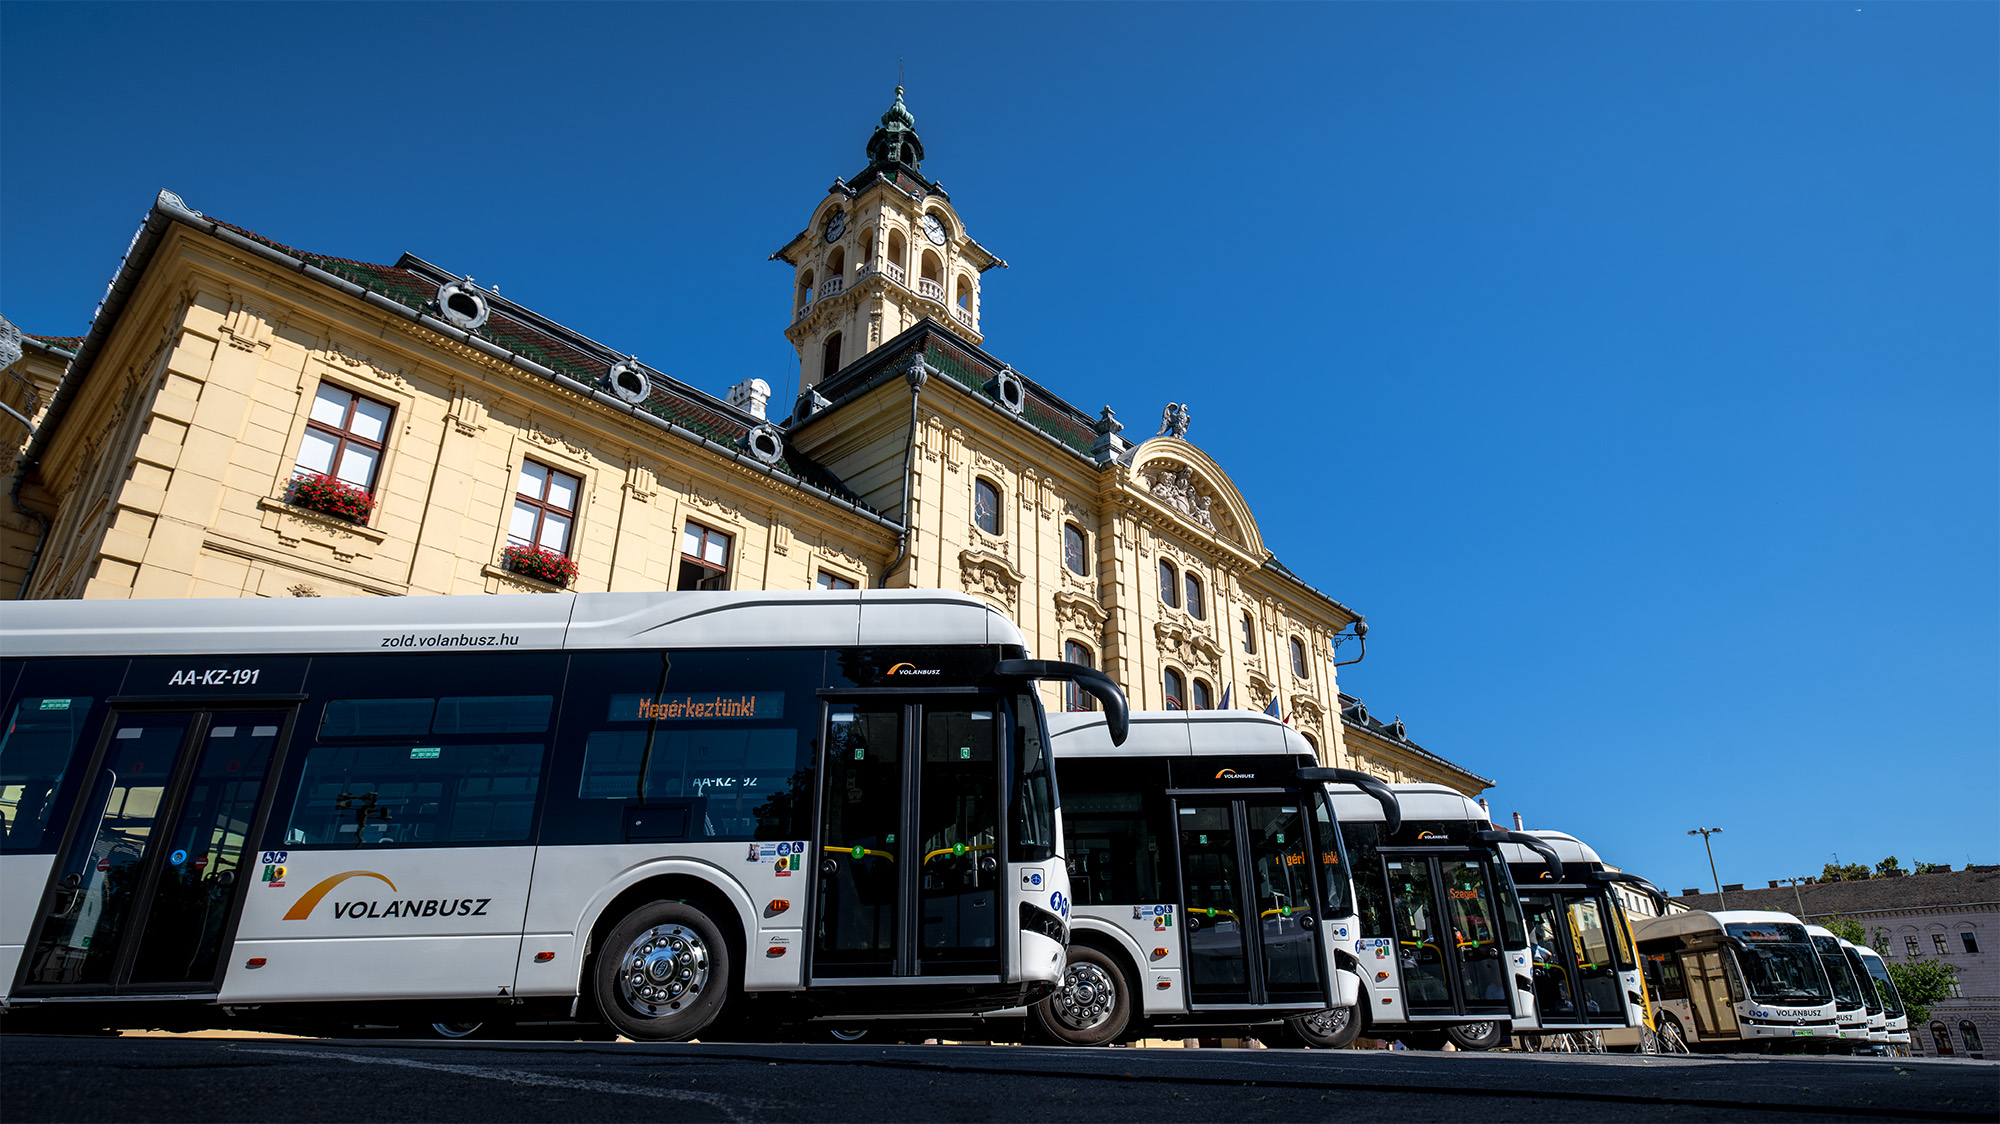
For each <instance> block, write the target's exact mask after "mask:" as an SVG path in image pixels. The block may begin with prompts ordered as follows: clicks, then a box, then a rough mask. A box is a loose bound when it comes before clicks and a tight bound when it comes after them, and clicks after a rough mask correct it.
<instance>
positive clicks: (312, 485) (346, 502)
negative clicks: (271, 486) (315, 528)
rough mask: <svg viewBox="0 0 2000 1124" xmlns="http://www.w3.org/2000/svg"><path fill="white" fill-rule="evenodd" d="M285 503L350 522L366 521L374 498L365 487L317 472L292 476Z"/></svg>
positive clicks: (372, 509) (373, 508)
mask: <svg viewBox="0 0 2000 1124" xmlns="http://www.w3.org/2000/svg"><path fill="white" fill-rule="evenodd" d="M285 502H287V503H290V504H294V505H296V506H298V507H304V508H310V509H312V510H313V511H317V512H319V513H321V514H322V515H331V516H333V517H335V518H337V519H345V520H347V521H348V522H350V523H364V524H365V523H367V522H368V514H369V512H372V511H374V510H375V497H374V496H373V495H372V494H370V493H369V491H368V489H366V488H362V487H358V486H356V485H353V484H349V483H348V482H347V481H345V480H341V479H338V478H335V477H332V476H328V475H326V474H325V473H320V472H302V473H300V474H298V475H297V476H294V477H292V486H291V488H290V489H289V490H288V491H287V493H286V495H285Z"/></svg>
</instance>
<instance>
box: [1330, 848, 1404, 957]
mask: <svg viewBox="0 0 2000 1124" xmlns="http://www.w3.org/2000/svg"><path fill="white" fill-rule="evenodd" d="M1340 835H1341V838H1342V839H1344V840H1346V842H1347V861H1348V869H1349V870H1350V871H1352V872H1353V873H1354V907H1355V912H1356V913H1357V914H1359V915H1360V918H1361V935H1362V936H1364V937H1388V936H1394V935H1395V934H1394V933H1392V932H1391V931H1390V929H1389V888H1388V884H1387V883H1386V882H1384V881H1383V879H1384V873H1383V867H1382V852H1381V851H1379V850H1378V849H1377V848H1379V847H1380V846H1381V845H1382V825H1381V824H1378V823H1366V822H1352V821H1348V822H1342V823H1341V824H1340Z"/></svg>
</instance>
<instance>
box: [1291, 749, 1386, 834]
mask: <svg viewBox="0 0 2000 1124" xmlns="http://www.w3.org/2000/svg"><path fill="white" fill-rule="evenodd" d="M1299 779H1300V780H1302V781H1306V782H1308V783H1311V782H1314V781H1320V782H1325V783H1329V784H1351V785H1353V786H1354V787H1356V788H1358V789H1360V790H1361V791H1363V792H1365V793H1367V794H1368V795H1370V796H1373V797H1374V798H1375V802H1376V803H1377V804H1380V805H1382V820H1383V824H1384V826H1385V828H1386V830H1387V833H1388V834H1390V835H1394V834H1396V833H1397V832H1399V831H1401V830H1403V806H1402V804H1401V803H1399V802H1398V801H1397V800H1396V794H1395V792H1394V791H1392V790H1391V789H1390V788H1389V786H1388V785H1386V784H1383V783H1382V782H1381V781H1379V780H1377V779H1375V778H1374V777H1372V776H1370V775H1369V774H1367V773H1363V772H1360V771H1359V770H1356V769H1327V768H1322V767H1319V766H1310V767H1307V768H1304V769H1300V770H1299Z"/></svg>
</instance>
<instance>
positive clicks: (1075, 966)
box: [1028, 944, 1132, 1046]
mask: <svg viewBox="0 0 2000 1124" xmlns="http://www.w3.org/2000/svg"><path fill="white" fill-rule="evenodd" d="M1028 1010H1029V1017H1030V1018H1031V1019H1033V1020H1034V1023H1035V1027H1036V1029H1038V1030H1040V1031H1041V1032H1042V1033H1043V1034H1046V1035H1048V1036H1049V1037H1050V1038H1051V1039H1054V1040H1055V1041H1056V1042H1058V1043H1060V1044H1062V1045H1064V1046H1104V1045H1108V1044H1109V1043H1112V1042H1116V1041H1118V1040H1119V1038H1120V1037H1121V1036H1123V1035H1124V1033H1125V1030H1126V1028H1127V1027H1129V1026H1130V1025H1131V1024H1132V988H1131V985H1130V984H1129V983H1128V982H1127V981H1126V979H1125V973H1124V972H1123V971H1121V970H1119V967H1118V962H1117V961H1115V960H1113V959H1112V958H1111V957H1109V956H1106V955H1105V954H1104V953H1102V952H1099V951H1098V950H1096V949H1094V948H1092V947H1090V946H1089V945H1082V944H1073V945H1071V946H1069V964H1068V965H1067V966H1065V967H1064V968H1063V979H1062V983H1061V984H1059V985H1057V987H1056V990H1055V994H1053V995H1050V996H1049V997H1048V998H1046V999H1044V1000H1042V1001H1041V1002H1039V1003H1037V1004H1035V1005H1034V1006H1033V1007H1030V1008H1029V1009H1028Z"/></svg>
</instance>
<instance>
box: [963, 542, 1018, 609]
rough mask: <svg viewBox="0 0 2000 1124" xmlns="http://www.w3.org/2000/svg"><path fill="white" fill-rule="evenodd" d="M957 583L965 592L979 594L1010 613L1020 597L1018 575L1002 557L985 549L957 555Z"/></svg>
mask: <svg viewBox="0 0 2000 1124" xmlns="http://www.w3.org/2000/svg"><path fill="white" fill-rule="evenodd" d="M958 575H959V580H960V582H962V583H963V584H964V586H965V589H966V592H968V593H977V594H983V595H984V596H987V597H990V598H992V599H993V600H995V601H998V602H1000V603H1001V604H1002V605H1005V606H1006V607H1007V609H1008V611H1009V612H1012V611H1013V609H1014V608H1015V606H1016V605H1017V604H1019V601H1020V596H1021V572H1020V571H1019V570H1016V569H1015V568H1014V566H1013V564H1012V563H1010V562H1008V561H1007V559H1005V558H1004V557H1002V556H1000V555H998V554H995V553H993V552H991V551H986V550H961V551H959V552H958Z"/></svg>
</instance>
